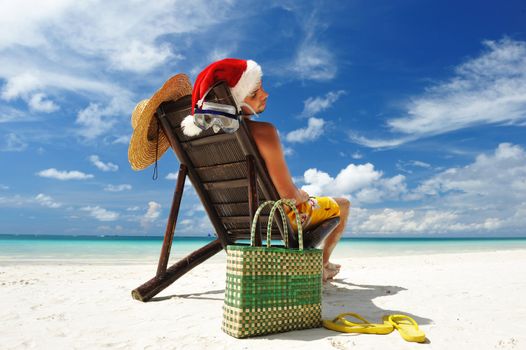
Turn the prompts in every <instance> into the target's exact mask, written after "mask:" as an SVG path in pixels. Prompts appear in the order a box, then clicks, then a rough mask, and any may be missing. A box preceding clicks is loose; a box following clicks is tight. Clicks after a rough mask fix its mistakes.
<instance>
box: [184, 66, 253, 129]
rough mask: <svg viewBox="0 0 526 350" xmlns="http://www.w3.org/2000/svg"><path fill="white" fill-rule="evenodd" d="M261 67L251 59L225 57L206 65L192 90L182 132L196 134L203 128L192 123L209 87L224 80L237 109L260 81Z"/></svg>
mask: <svg viewBox="0 0 526 350" xmlns="http://www.w3.org/2000/svg"><path fill="white" fill-rule="evenodd" d="M262 76H263V73H262V71H261V67H260V66H259V65H258V64H257V63H256V62H254V61H252V60H241V59H237V58H225V59H223V60H220V61H217V62H214V63H212V64H210V65H209V66H208V67H206V68H205V69H204V70H203V71H202V72H201V73H199V75H198V76H197V79H196V81H195V84H194V88H193V90H192V115H189V116H187V117H186V118H184V120H183V121H182V122H181V127H182V130H183V133H184V134H185V135H187V136H196V135H198V134H199V133H201V132H202V131H203V130H202V129H201V128H199V127H198V126H197V125H195V123H194V113H195V108H196V107H198V108H201V105H202V104H203V102H204V99H205V96H206V94H207V93H208V91H210V88H211V87H212V86H214V85H215V84H216V83H217V82H219V81H224V82H226V83H227V85H228V86H229V87H230V91H231V93H232V96H233V97H234V100H235V101H236V104H237V106H236V107H237V108H238V110H239V109H240V108H241V103H242V102H243V100H244V99H245V98H246V97H247V96H248V95H250V94H251V93H253V92H254V91H255V90H256V89H257V87H258V85H259V84H260V82H261V77H262Z"/></svg>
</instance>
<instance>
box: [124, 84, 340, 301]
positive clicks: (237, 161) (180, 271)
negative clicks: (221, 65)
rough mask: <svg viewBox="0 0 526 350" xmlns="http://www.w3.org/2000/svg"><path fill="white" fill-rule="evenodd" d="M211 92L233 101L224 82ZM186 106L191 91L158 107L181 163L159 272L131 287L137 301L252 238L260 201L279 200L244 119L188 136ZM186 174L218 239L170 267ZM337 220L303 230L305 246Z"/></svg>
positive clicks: (275, 234)
mask: <svg viewBox="0 0 526 350" xmlns="http://www.w3.org/2000/svg"><path fill="white" fill-rule="evenodd" d="M210 95H212V98H211V100H212V101H216V102H221V103H229V104H232V101H233V99H232V95H231V94H230V89H229V88H228V86H227V85H226V84H224V83H220V84H218V85H216V86H215V87H214V88H213V90H212V92H211V93H210V94H209V96H210ZM207 100H209V98H207ZM190 105H191V95H188V96H184V97H182V98H180V99H179V100H178V101H170V102H165V103H163V104H161V106H159V108H158V109H157V118H158V121H159V122H160V125H161V127H162V129H163V131H164V132H165V134H166V135H167V137H168V140H169V141H170V145H171V148H172V149H173V151H174V152H175V154H176V155H177V158H178V159H179V162H180V167H179V173H178V176H177V184H176V187H175V192H174V196H173V201H172V206H171V209H170V215H169V217H168V223H167V225H166V231H165V234H164V242H163V246H162V250H161V255H160V257H159V264H158V266H157V273H156V275H155V277H153V278H152V279H150V280H149V281H147V282H146V283H144V284H143V285H141V286H139V287H138V288H136V289H134V290H133V291H132V296H133V298H134V299H137V300H141V301H148V300H150V299H151V298H152V297H153V296H155V295H157V294H158V293H159V292H160V291H162V290H163V289H165V288H166V287H168V286H169V285H170V284H172V283H173V282H174V281H176V280H177V279H178V278H179V277H181V276H183V275H184V274H185V273H187V272H188V271H190V270H191V269H192V268H194V267H195V266H197V265H199V264H200V263H202V262H203V261H205V260H206V259H208V258H210V257H212V256H213V255H215V254H217V253H218V252H220V251H221V250H222V249H226V246H227V245H229V244H241V243H239V241H240V240H247V239H250V224H251V222H252V218H253V216H254V213H255V211H256V209H257V208H258V204H259V203H262V202H263V201H265V200H277V199H279V195H278V192H277V191H276V189H275V188H274V185H273V183H272V181H271V179H270V176H269V174H268V171H267V169H266V167H265V163H264V160H263V158H262V157H261V156H260V154H259V152H258V149H257V147H256V144H255V142H254V140H253V138H252V135H251V134H250V132H249V130H248V126H247V125H246V123H245V122H244V121H240V127H239V129H238V130H237V131H236V132H235V133H233V134H228V133H224V132H223V131H219V132H218V133H217V134H216V133H214V131H213V130H212V128H210V129H208V130H206V131H204V132H202V133H201V134H200V135H198V136H195V137H188V136H186V135H184V134H183V133H182V131H181V128H180V123H181V121H182V120H183V118H184V117H186V116H187V115H189V114H191V108H190ZM186 177H188V178H189V179H190V181H191V182H192V184H193V186H194V188H195V191H196V193H197V195H198V196H199V198H200V199H201V202H202V204H203V206H204V208H205V211H206V213H207V214H208V216H209V218H210V221H211V222H212V225H213V227H214V230H215V232H216V236H217V239H216V240H214V241H212V242H210V243H208V244H206V245H205V246H203V247H202V248H200V249H198V250H196V251H195V252H193V253H191V254H189V255H188V256H186V257H184V258H183V259H181V260H180V261H178V262H177V263H175V264H173V265H172V266H170V267H169V268H168V267H167V265H168V259H169V255H170V249H171V246H172V240H173V236H174V231H175V227H176V223H177V216H178V213H179V206H180V203H181V198H182V196H183V189H184V183H185V180H186ZM268 212H269V208H267V210H266V212H263V214H264V215H262V218H261V219H260V225H262V224H264V226H263V227H266V224H267V220H268ZM265 214H266V215H265ZM275 221H277V223H278V225H274V227H273V229H272V239H280V240H281V239H282V237H281V235H282V233H283V229H282V226H281V225H282V223H281V217H280V215H276V216H275ZM339 221H340V219H339V218H332V219H329V220H327V221H325V222H323V223H322V224H320V225H319V226H318V227H316V228H314V229H313V230H311V231H308V232H305V233H304V242H305V243H304V244H305V247H314V246H317V245H318V244H319V243H320V242H321V241H322V240H323V238H324V237H325V236H326V235H327V234H329V233H330V232H331V231H332V230H333V229H334V228H335V227H336V226H337V225H338V223H339ZM285 224H286V225H289V226H288V227H289V230H288V231H289V242H291V246H292V247H297V245H298V242H297V237H295V236H294V233H293V230H292V228H291V226H290V223H289V222H288V221H287V222H286V223H285ZM256 237H257V239H256V240H257V243H258V244H259V245H261V237H260V235H259V232H258V234H257V235H256Z"/></svg>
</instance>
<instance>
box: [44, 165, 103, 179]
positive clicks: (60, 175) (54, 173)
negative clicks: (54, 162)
mask: <svg viewBox="0 0 526 350" xmlns="http://www.w3.org/2000/svg"><path fill="white" fill-rule="evenodd" d="M36 175H38V176H41V177H47V178H50V179H57V180H86V179H91V178H93V175H91V174H86V173H83V172H81V171H77V170H71V171H67V170H66V171H60V170H57V169H55V168H49V169H45V170H41V171H39V172H38V173H36Z"/></svg>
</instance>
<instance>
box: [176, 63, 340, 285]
mask: <svg viewBox="0 0 526 350" xmlns="http://www.w3.org/2000/svg"><path fill="white" fill-rule="evenodd" d="M261 77H262V72H261V67H260V66H259V65H258V64H257V63H255V62H254V61H250V60H249V61H245V60H238V59H231V58H228V59H224V60H221V61H217V62H214V63H212V64H210V65H209V66H208V67H207V68H205V69H204V70H203V71H202V72H201V73H200V74H199V75H198V77H197V79H196V82H195V84H194V87H193V92H192V108H193V112H194V111H195V109H194V108H195V107H198V108H200V106H201V104H202V103H203V101H204V100H205V97H206V94H207V93H208V91H209V90H210V88H211V87H212V86H213V85H214V84H215V83H217V82H218V81H225V82H226V83H227V84H228V85H229V86H230V88H231V91H232V95H233V97H234V99H235V100H236V103H237V105H238V107H240V108H241V110H242V112H243V117H244V118H245V120H246V123H247V125H248V127H249V130H250V133H251V134H252V136H253V138H254V141H255V142H256V145H257V147H258V150H259V152H260V154H261V156H262V157H263V159H264V161H265V165H266V166H267V169H268V172H269V175H270V177H271V179H272V182H273V183H274V186H275V187H276V190H277V191H278V193H279V195H280V197H281V198H289V199H294V200H295V201H296V206H297V208H298V211H299V212H300V217H301V222H302V227H303V228H304V229H307V228H309V227H311V226H314V225H316V224H318V223H320V222H322V221H323V220H326V219H328V218H331V217H335V216H338V215H339V216H340V223H339V225H338V226H337V227H336V228H335V229H334V230H333V232H331V234H330V235H328V236H327V237H326V239H325V241H324V246H323V266H324V270H323V280H324V281H325V280H327V279H332V278H333V277H334V276H335V275H336V274H337V273H338V272H339V270H340V267H341V266H340V265H337V264H333V263H331V262H329V257H330V256H331V254H332V252H333V250H334V247H335V246H336V243H337V242H338V241H339V239H340V237H341V235H342V233H343V230H344V228H345V225H346V223H347V218H348V215H349V207H350V202H349V201H348V200H347V199H345V198H334V199H333V198H331V197H313V198H310V197H309V194H308V193H307V192H305V191H303V190H301V189H298V188H297V187H296V186H295V185H294V182H293V181H292V177H291V175H290V172H289V169H288V167H287V163H286V162H285V157H284V154H283V150H282V148H281V142H280V139H279V136H278V132H277V130H276V127H275V126H274V125H272V124H271V123H268V122H258V121H253V120H251V116H252V115H254V114H255V113H257V114H259V113H262V112H263V111H264V110H265V107H266V104H267V98H268V93H267V92H266V91H265V90H264V89H263V86H262V81H261ZM181 125H182V127H183V131H184V133H185V134H187V135H189V136H193V135H196V134H197V133H199V132H201V130H200V129H198V128H195V125H194V124H193V117H192V116H189V117H187V118H186V119H185V121H183V123H182V124H181ZM285 210H286V211H287V215H288V216H289V219H290V220H291V224H292V226H293V228H294V229H295V230H297V227H296V221H295V215H294V212H293V211H291V210H290V209H288V208H287V207H286V206H285Z"/></svg>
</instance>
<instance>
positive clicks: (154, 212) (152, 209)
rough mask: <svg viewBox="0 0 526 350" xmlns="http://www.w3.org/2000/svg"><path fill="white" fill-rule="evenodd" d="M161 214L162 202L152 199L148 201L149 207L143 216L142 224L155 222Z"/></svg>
mask: <svg viewBox="0 0 526 350" xmlns="http://www.w3.org/2000/svg"><path fill="white" fill-rule="evenodd" d="M160 215H161V204H159V203H157V202H154V201H150V202H148V209H147V210H146V213H145V214H144V216H143V217H142V218H141V225H142V226H143V227H146V226H147V225H148V224H149V223H152V222H154V221H155V220H157V218H158V217H159V216H160Z"/></svg>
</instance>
